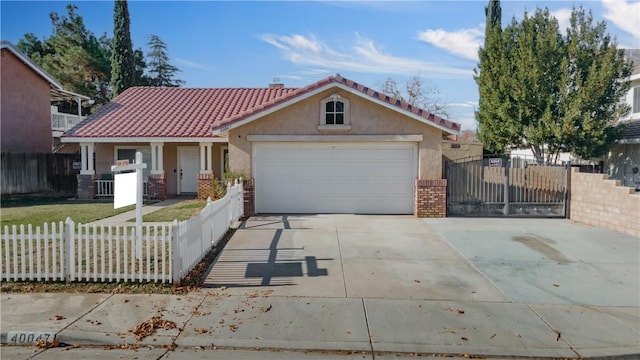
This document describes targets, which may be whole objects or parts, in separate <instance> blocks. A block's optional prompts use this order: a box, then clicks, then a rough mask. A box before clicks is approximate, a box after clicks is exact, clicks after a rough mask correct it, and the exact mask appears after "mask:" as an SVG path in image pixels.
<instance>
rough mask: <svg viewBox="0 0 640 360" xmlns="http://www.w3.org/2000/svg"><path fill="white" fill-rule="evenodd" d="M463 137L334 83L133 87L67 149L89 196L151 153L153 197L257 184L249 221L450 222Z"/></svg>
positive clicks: (453, 127) (447, 124) (405, 107)
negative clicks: (77, 151)
mask: <svg viewBox="0 0 640 360" xmlns="http://www.w3.org/2000/svg"><path fill="white" fill-rule="evenodd" d="M459 130H460V125H459V124H457V123H454V122H451V121H448V120H445V119H442V118H440V117H438V116H435V115H433V114H430V113H429V112H427V111H425V110H422V109H420V108H417V107H415V106H411V105H409V104H407V103H405V102H403V101H400V100H397V99H394V98H391V97H389V96H387V95H385V94H382V93H380V92H378V91H375V90H373V89H371V88H368V87H366V86H363V85H361V84H358V83H356V82H354V81H352V80H350V79H346V78H344V77H342V76H340V75H335V76H330V77H328V78H325V79H322V80H320V81H318V82H316V83H313V84H310V85H308V86H305V87H302V88H286V87H284V86H283V85H281V84H272V85H270V86H269V87H267V88H239V89H238V88H235V89H231V88H222V89H188V88H153V87H133V88H130V89H127V90H126V91H124V92H123V93H122V94H120V95H119V96H118V97H116V98H115V99H113V100H112V101H111V102H110V103H108V104H106V105H105V106H103V107H102V108H101V109H99V110H98V111H97V112H96V113H94V114H92V115H91V116H89V117H88V118H87V119H86V120H85V121H83V122H82V123H81V124H80V125H78V126H77V127H75V128H73V129H71V130H70V131H68V132H67V133H65V134H64V135H63V137H62V141H63V143H79V144H80V146H81V155H82V170H81V174H80V175H79V190H78V191H79V194H78V195H79V197H92V196H93V195H94V194H95V183H96V181H102V180H101V179H102V178H104V179H108V178H109V174H110V167H111V165H112V164H114V163H115V162H116V161H117V160H122V159H130V160H131V159H133V156H134V153H135V152H136V151H140V152H142V153H143V157H144V162H146V163H148V164H149V166H148V170H147V171H146V173H145V179H146V181H147V182H148V193H149V196H151V197H157V198H164V197H166V196H168V195H174V194H176V195H177V194H184V193H197V194H198V195H199V196H200V197H206V196H208V194H209V193H210V192H211V186H212V185H211V184H212V179H213V178H221V177H222V176H223V174H224V172H225V170H226V169H228V170H229V171H231V172H233V173H235V174H238V175H242V176H243V178H244V179H246V181H245V195H246V199H247V200H246V207H247V209H246V210H247V213H249V214H251V213H254V212H257V213H370V214H411V213H415V214H416V215H419V216H444V215H445V206H446V202H445V200H446V199H445V194H446V180H443V179H442V151H441V139H442V136H443V134H457V133H458V132H459ZM105 181H109V180H105Z"/></svg>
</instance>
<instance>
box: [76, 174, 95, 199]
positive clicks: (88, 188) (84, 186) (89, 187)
mask: <svg viewBox="0 0 640 360" xmlns="http://www.w3.org/2000/svg"><path fill="white" fill-rule="evenodd" d="M77 178H78V199H81V200H88V199H93V197H94V196H95V194H96V188H95V186H96V185H95V176H94V175H77Z"/></svg>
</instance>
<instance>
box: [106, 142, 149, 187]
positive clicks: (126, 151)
mask: <svg viewBox="0 0 640 360" xmlns="http://www.w3.org/2000/svg"><path fill="white" fill-rule="evenodd" d="M137 151H140V152H141V153H142V162H143V163H145V164H147V167H146V168H145V169H143V170H142V175H143V178H144V181H145V182H146V181H147V179H148V178H149V174H150V173H151V148H150V147H142V148H125V147H119V146H117V147H116V148H115V157H116V159H115V160H116V161H114V163H116V162H117V161H118V160H129V163H130V164H133V163H135V162H136V152H137Z"/></svg>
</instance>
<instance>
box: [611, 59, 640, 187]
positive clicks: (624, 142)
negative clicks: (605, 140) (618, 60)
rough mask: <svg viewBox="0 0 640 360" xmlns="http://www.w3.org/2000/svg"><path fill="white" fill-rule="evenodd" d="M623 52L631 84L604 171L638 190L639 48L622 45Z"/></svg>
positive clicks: (639, 148) (639, 127)
mask: <svg viewBox="0 0 640 360" xmlns="http://www.w3.org/2000/svg"><path fill="white" fill-rule="evenodd" d="M625 56H626V58H627V59H629V60H631V61H633V70H632V73H631V77H630V78H629V80H630V81H631V88H630V89H629V91H628V92H627V96H625V98H624V101H625V102H626V103H627V104H628V105H629V107H630V108H631V111H630V112H629V114H628V115H627V116H626V117H624V118H623V119H621V123H622V124H624V126H625V129H624V130H623V131H622V134H621V135H620V138H619V139H618V140H617V141H616V144H615V145H614V146H613V147H612V148H611V150H609V153H608V154H607V156H606V158H605V172H606V173H607V174H608V175H609V177H610V178H611V179H614V180H620V183H621V185H622V186H628V187H632V188H635V189H636V191H640V170H639V169H640V49H626V50H625Z"/></svg>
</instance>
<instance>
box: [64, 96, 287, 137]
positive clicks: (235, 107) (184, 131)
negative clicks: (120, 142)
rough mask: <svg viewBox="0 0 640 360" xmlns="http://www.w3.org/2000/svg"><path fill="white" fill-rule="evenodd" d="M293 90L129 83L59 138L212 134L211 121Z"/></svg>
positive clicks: (207, 135)
mask: <svg viewBox="0 0 640 360" xmlns="http://www.w3.org/2000/svg"><path fill="white" fill-rule="evenodd" d="M294 90H295V89H292V88H273V89H271V88H259V89H242V88H238V89H228V88H227V89H189V88H165V87H132V88H129V89H127V90H125V91H124V92H123V93H122V94H120V95H118V96H117V97H116V98H115V99H113V100H111V101H110V102H109V103H107V104H105V105H104V106H103V107H101V108H100V109H99V110H98V111H96V112H95V113H94V114H92V115H91V116H89V117H88V118H87V119H86V120H85V121H83V122H82V123H80V124H79V125H78V126H76V127H75V128H73V129H71V130H70V131H68V132H67V133H65V134H64V137H211V128H212V126H213V124H214V122H216V120H218V121H219V120H222V119H226V118H229V117H232V116H235V115H238V114H241V113H243V112H246V111H247V110H248V109H251V108H255V107H257V106H259V105H260V104H264V103H266V102H268V101H271V100H273V99H276V98H278V97H282V96H284V95H286V94H288V93H291V92H293V91H294Z"/></svg>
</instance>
